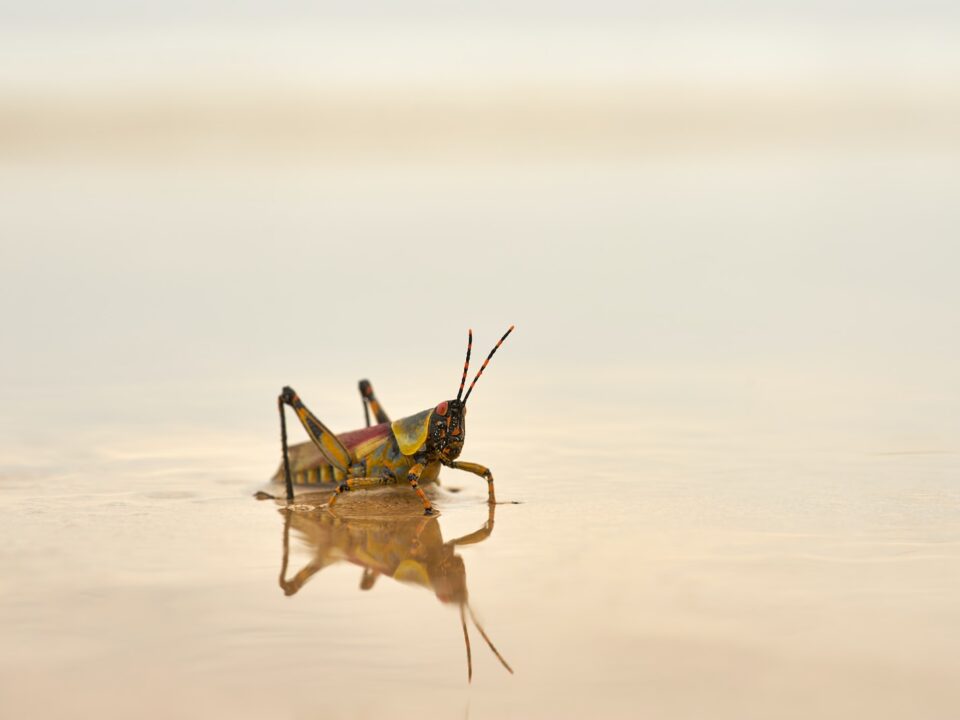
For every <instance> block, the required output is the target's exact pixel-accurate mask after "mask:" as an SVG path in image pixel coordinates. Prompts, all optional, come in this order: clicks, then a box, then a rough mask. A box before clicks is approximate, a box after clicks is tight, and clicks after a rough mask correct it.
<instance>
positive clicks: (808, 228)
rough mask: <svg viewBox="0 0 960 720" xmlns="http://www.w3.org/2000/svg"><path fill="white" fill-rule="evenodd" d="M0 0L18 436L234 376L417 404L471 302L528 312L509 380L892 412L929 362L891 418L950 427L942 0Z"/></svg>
mask: <svg viewBox="0 0 960 720" xmlns="http://www.w3.org/2000/svg"><path fill="white" fill-rule="evenodd" d="M2 18H3V20H2V23H0V26H2V27H0V33H2V40H0V47H2V55H3V62H2V63H0V183H2V194H3V198H4V201H3V212H2V214H0V239H2V253H3V256H2V270H0V272H2V273H3V276H2V283H0V293H2V312H3V318H2V323H3V327H4V333H5V336H6V338H7V342H6V343H5V346H6V352H4V353H3V358H2V360H0V362H2V363H3V365H2V370H3V377H4V378H6V382H5V383H4V384H3V389H2V392H3V395H4V397H3V398H2V403H0V404H2V406H3V407H5V408H7V409H6V410H5V411H4V412H3V416H4V419H5V434H7V435H8V437H9V436H10V435H11V434H12V435H14V436H19V437H18V439H25V438H24V437H23V435H24V433H29V430H27V428H29V427H31V426H32V425H34V424H37V425H48V424H49V423H50V422H51V421H54V420H53V419H52V418H50V416H49V412H48V409H47V408H48V407H49V404H50V403H55V404H56V405H57V407H58V410H57V417H59V418H65V417H66V415H64V413H66V414H68V415H69V416H70V418H71V421H79V422H81V423H84V422H86V421H89V420H90V419H94V418H95V419H103V418H104V417H105V416H107V417H110V418H118V417H123V418H124V419H125V420H128V421H136V422H139V421H140V420H141V419H142V418H143V417H144V415H145V413H144V410H145V409H146V408H144V407H143V406H142V405H140V404H139V403H140V402H149V403H151V404H152V406H151V407H150V408H149V410H150V413H149V414H150V415H154V416H160V415H168V416H170V417H174V418H175V419H177V420H178V421H181V420H182V418H183V413H184V410H185V409H186V407H187V406H190V407H192V408H196V407H197V406H198V405H203V406H204V407H203V408H202V410H203V411H204V412H206V411H211V412H216V411H217V410H218V409H220V411H221V415H223V414H225V413H224V412H223V410H225V409H226V408H227V407H229V408H230V409H231V410H237V409H238V406H237V405H230V403H246V402H249V401H250V399H251V397H252V394H247V390H251V391H252V387H250V386H243V383H250V384H252V385H254V386H256V392H257V393H258V394H260V395H263V396H264V402H267V403H269V402H270V398H271V396H272V394H273V393H274V392H275V387H278V386H279V385H281V384H283V383H285V382H290V383H292V384H296V383H297V382H299V383H300V384H301V385H303V384H304V383H305V382H308V381H309V382H318V383H320V382H322V383H327V382H330V383H331V384H332V386H333V387H338V388H339V387H343V388H344V392H345V393H346V394H347V395H349V394H350V392H351V390H352V383H353V381H354V380H355V378H354V376H355V375H357V372H358V371H360V373H361V374H371V375H373V376H374V377H373V378H372V379H374V380H375V381H378V380H379V381H380V382H381V383H383V382H385V381H389V383H390V386H391V387H393V388H395V392H404V390H405V388H407V387H410V388H411V390H413V388H415V389H416V394H417V396H416V397H414V396H413V393H411V396H410V397H409V401H410V402H413V403H418V404H422V402H423V401H422V400H421V399H420V394H421V393H426V394H428V395H429V396H430V397H431V398H432V397H434V396H437V395H438V393H439V395H440V396H445V395H447V394H449V393H450V390H451V389H452V387H453V385H454V384H455V383H456V381H457V378H456V375H457V366H458V365H459V356H460V353H461V346H462V344H463V336H464V334H465V331H466V328H467V327H468V326H472V327H474V329H475V330H476V331H477V342H478V345H482V344H485V343H486V342H488V341H489V342H492V340H493V339H494V338H495V336H497V335H498V334H499V333H500V332H502V330H503V328H505V327H506V326H507V325H508V324H510V323H511V322H515V323H517V325H518V327H519V332H518V335H517V336H516V337H515V338H514V344H515V345H516V347H513V348H511V353H512V355H513V357H512V358H511V362H512V363H513V364H514V366H515V367H514V372H513V373H509V374H508V373H506V372H503V373H499V372H498V375H499V377H497V380H496V382H491V383H490V387H489V388H484V392H485V393H495V392H497V389H498V388H497V386H499V388H500V389H504V388H510V392H511V393H513V394H515V392H516V387H510V385H509V383H510V382H511V379H510V377H509V375H513V377H514V378H517V377H522V380H521V381H520V383H519V384H522V385H527V384H528V383H531V382H534V383H535V382H538V381H539V380H538V379H539V378H548V379H545V380H544V382H545V383H547V384H549V386H550V387H551V388H555V387H556V383H558V382H560V381H561V380H562V382H563V383H564V392H565V393H577V392H578V388H586V387H588V386H589V387H590V389H589V390H588V391H584V394H585V395H586V396H588V397H590V398H593V397H597V394H598V393H599V394H601V395H604V396H605V397H604V401H605V402H606V401H607V400H611V399H614V396H615V395H616V394H619V393H631V392H636V391H637V390H636V389H637V388H638V387H639V386H640V385H642V384H644V383H641V382H640V379H641V378H642V377H643V376H644V374H647V376H650V375H651V374H652V375H654V376H673V375H677V374H679V375H680V376H681V377H682V381H681V383H680V385H682V387H689V385H690V383H697V382H699V381H700V380H701V379H702V381H703V382H704V384H705V385H706V387H698V388H697V389H696V390H695V391H694V392H695V393H696V394H699V393H702V392H707V393H719V392H727V391H729V390H730V389H731V388H732V387H734V386H736V390H735V394H736V396H737V399H738V402H739V403H742V402H748V403H749V402H758V403H762V402H764V401H765V398H767V397H768V396H769V394H770V393H771V392H773V393H774V394H777V393H779V392H780V391H781V390H782V391H784V392H785V393H786V394H789V395H790V396H791V398H792V400H791V401H795V402H797V403H807V402H809V401H811V400H813V401H814V404H819V403H820V402H821V401H822V400H824V401H825V400H828V399H829V400H830V401H832V402H835V401H836V400H837V399H838V396H837V394H836V393H838V392H839V393H842V394H844V395H843V397H844V399H847V400H850V401H851V403H850V404H853V405H856V406H857V407H859V408H861V409H863V410H865V411H866V415H868V416H870V417H871V418H874V419H876V415H877V414H886V415H892V414H893V413H892V408H890V407H888V406H885V405H884V404H883V403H884V402H885V398H887V397H888V396H894V397H895V398H896V399H898V400H899V399H902V397H903V396H904V394H905V393H912V394H914V396H915V399H916V400H917V401H918V402H922V403H924V406H923V407H924V412H918V413H913V414H912V415H913V416H912V417H910V418H900V419H895V418H892V417H889V418H888V419H887V420H885V421H884V423H886V424H885V426H884V428H883V430H885V431H888V432H889V433H892V434H893V435H896V437H897V438H898V439H903V440H909V441H911V442H913V441H915V442H918V443H921V444H923V443H926V442H928V441H929V442H932V443H937V442H941V441H946V440H948V439H949V440H952V439H954V438H953V437H950V438H946V437H944V436H943V434H942V432H941V430H942V428H944V427H948V426H949V425H947V424H944V423H941V422H940V421H941V420H942V419H943V418H942V417H938V418H937V420H936V421H935V422H928V421H927V420H925V419H924V416H925V415H927V414H928V413H929V412H939V411H943V410H949V411H950V412H955V411H956V410H957V406H956V398H957V395H958V393H957V390H958V386H957V383H958V380H957V374H956V373H955V371H954V370H955V367H956V364H957V360H958V359H960V339H958V333H957V325H956V321H955V310H956V307H957V300H958V290H957V283H956V282H955V268H956V267H957V260H958V257H957V256H958V252H960V250H958V245H957V243H956V242H955V238H956V237H957V230H958V224H960V221H958V211H957V207H958V203H957V199H958V198H957V192H958V182H957V173H956V161H957V151H958V134H960V124H958V119H960V84H958V83H957V77H958V71H960V49H958V48H960V43H958V42H957V40H958V37H960V32H958V29H960V18H958V17H957V13H955V12H954V10H953V8H952V6H951V5H950V4H948V3H936V2H929V3H919V4H918V3H897V2H884V3H870V4H864V3H856V2H848V3H809V2H805V3H776V4H771V3H760V2H742V3H735V4H725V5H723V6H717V5H716V4H713V3H705V2H683V3H671V4H670V6H669V7H667V6H665V5H663V4H660V3H635V2H632V3H620V2H600V3H590V4H589V6H585V5H582V4H579V3H539V2H520V3H506V4H497V3H494V4H490V3H485V4H483V5H482V6H470V5H461V6H458V7H450V6H447V5H445V4H438V3H429V2H423V3H413V4H405V5H404V7H403V9H402V10H401V9H400V8H398V7H395V6H394V5H393V4H391V3H374V4H371V5H367V6H365V7H364V8H363V9H362V10H361V9H358V8H356V7H355V6H354V4H352V3H298V2H283V3H257V2H250V3H242V4H236V3H204V4H200V5H197V4H196V3H176V2H174V3H146V2H144V3H133V4H131V3H120V2H103V3H96V4H93V5H89V4H85V5H84V6H82V7H81V6H77V5H75V4H70V3H61V2H39V3H29V4H21V3H4V4H3V6H2ZM377 351H379V352H380V353H383V354H384V356H385V357H384V360H385V361H377V362H373V358H374V357H375V356H376V352H377ZM392 351H394V352H392ZM359 359H362V362H360V366H361V367H358V360H359ZM518 364H522V366H523V367H524V373H523V374H522V375H520V374H518V373H517V372H516V366H517V365H518ZM585 364H586V366H585ZM585 367H587V368H589V369H588V370H585ZM498 370H499V368H498ZM601 374H603V375H604V377H601ZM548 376H549V377H548ZM435 377H436V379H437V384H436V386H434V385H430V386H429V387H427V388H424V387H423V386H422V383H423V382H424V381H425V380H427V379H430V380H432V379H433V378H435ZM611 377H616V378H617V380H618V382H617V383H616V387H615V390H614V384H612V383H609V380H610V378H611ZM659 379H660V380H662V381H664V382H667V381H668V380H669V378H667V377H660V378H659ZM197 383H202V387H203V392H202V393H198V392H197V389H196V388H197V385H196V384H197ZM261 383H264V384H263V385H261ZM594 384H596V385H599V387H597V388H594V387H593V385H594ZM771 384H772V387H771ZM241 386H243V387H244V391H243V392H240V391H239V390H238V389H239V388H240V387H241ZM160 387H163V390H162V392H159V393H158V392H157V388H160ZM605 388H606V389H605ZM303 390H304V391H306V390H307V387H304V388H303ZM677 390H678V391H681V390H682V388H680V387H678V388H677ZM108 391H110V392H108ZM797 391H799V392H797ZM111 392H113V395H114V397H115V398H119V399H118V400H117V402H108V395H109V394H110V393H111ZM550 395H551V396H552V397H556V396H558V393H556V392H551V393H550ZM724 397H726V396H724ZM637 399H638V398H637V397H635V396H631V397H626V398H624V400H623V402H622V406H623V407H632V406H633V403H634V402H635V401H636V400H637ZM717 399H718V400H720V399H721V398H720V397H718V398H717ZM134 400H137V406H136V407H135V408H134V409H132V410H130V409H129V407H127V406H129V404H130V403H131V402H132V401H134ZM353 400H354V398H353V397H350V398H349V401H348V402H350V403H351V405H350V407H351V408H352V403H353ZM785 400H786V399H785V398H782V399H781V400H780V402H782V401H785ZM406 401H407V397H406V396H404V399H403V402H406ZM324 402H338V400H337V398H334V397H331V398H326V397H325V398H324ZM431 402H432V401H431ZM557 402H558V405H559V406H561V407H559V408H557V409H558V410H560V411H561V412H562V407H563V406H568V405H569V404H570V403H571V399H570V398H569V397H564V398H562V399H559V398H558V400H557ZM945 403H946V404H949V408H947V407H946V405H945ZM618 404H620V403H618ZM865 404H866V406H865ZM931 405H934V406H936V407H931ZM417 406H418V405H414V407H417ZM13 408H16V410H15V411H14V410H13ZM795 409H796V410H797V411H798V412H799V411H800V410H801V408H799V407H797V408H795ZM815 412H819V411H815ZM851 412H852V409H851ZM575 414H579V410H578V411H576V413H575ZM27 419H30V420H31V422H29V423H27V422H24V421H25V420H27ZM845 419H846V420H848V421H855V420H856V419H857V418H853V417H849V418H845ZM952 419H960V418H957V417H956V415H954V416H953V418H952ZM54 422H55V421H54ZM953 426H954V427H955V426H956V424H955V423H953ZM74 427H76V425H74ZM893 435H888V436H885V437H886V438H887V439H890V438H891V437H892V436H893Z"/></svg>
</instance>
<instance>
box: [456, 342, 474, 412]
mask: <svg viewBox="0 0 960 720" xmlns="http://www.w3.org/2000/svg"><path fill="white" fill-rule="evenodd" d="M472 349H473V329H470V330H468V331H467V359H466V360H464V361H463V377H462V378H460V389H459V390H457V400H459V399H460V395H461V394H462V393H463V385H464V383H465V382H467V370H468V369H469V368H470V351H471V350H472Z"/></svg>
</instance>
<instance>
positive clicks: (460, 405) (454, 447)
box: [427, 325, 514, 462]
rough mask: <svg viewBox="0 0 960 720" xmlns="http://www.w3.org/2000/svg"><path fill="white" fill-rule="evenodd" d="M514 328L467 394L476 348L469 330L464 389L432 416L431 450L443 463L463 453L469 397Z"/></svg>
mask: <svg viewBox="0 0 960 720" xmlns="http://www.w3.org/2000/svg"><path fill="white" fill-rule="evenodd" d="M513 327H514V326H513V325H511V326H510V329H509V330H507V331H506V332H505V333H504V334H503V337H501V338H500V340H499V341H498V342H497V344H496V345H494V346H493V350H491V351H490V354H489V355H487V359H486V360H484V361H483V365H481V366H480V369H479V370H478V371H477V374H476V376H475V377H474V378H473V382H471V383H470V387H469V388H467V394H466V395H464V394H463V386H464V385H465V384H466V381H467V370H469V369H470V351H471V350H472V349H473V330H470V331H469V332H468V335H467V359H466V360H465V361H464V363H463V376H462V377H461V378H460V389H459V390H458V391H457V397H456V398H454V399H453V400H444V401H443V402H442V403H440V404H439V405H437V406H436V407H435V408H434V409H433V415H432V417H431V419H430V429H429V433H428V435H427V450H428V452H430V453H431V454H436V455H437V456H439V458H440V460H441V461H442V462H451V461H453V460H456V459H457V457H459V455H460V451H461V450H463V441H464V439H465V438H466V434H467V427H466V418H467V400H468V399H469V397H470V393H472V392H473V386H474V385H476V384H477V380H479V379H480V376H481V375H482V374H483V371H484V370H486V369H487V363H489V362H490V358H492V357H493V354H494V353H495V352H496V351H497V350H498V349H499V347H500V345H502V344H503V341H504V340H506V339H507V335H509V334H510V333H512V332H513ZM461 396H463V400H461V399H460V397H461Z"/></svg>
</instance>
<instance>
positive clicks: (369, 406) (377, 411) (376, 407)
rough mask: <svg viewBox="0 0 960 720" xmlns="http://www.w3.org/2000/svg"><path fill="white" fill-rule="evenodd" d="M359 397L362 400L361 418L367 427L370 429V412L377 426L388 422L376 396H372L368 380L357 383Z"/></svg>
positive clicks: (371, 388)
mask: <svg viewBox="0 0 960 720" xmlns="http://www.w3.org/2000/svg"><path fill="white" fill-rule="evenodd" d="M359 388H360V397H361V398H362V399H363V418H364V420H366V421H367V427H370V411H371V410H372V411H373V417H374V418H376V420H377V424H379V423H387V422H390V418H389V417H387V413H386V412H385V411H384V409H383V406H382V405H380V401H379V400H377V396H376V395H374V394H373V385H371V384H370V381H369V380H361V381H360V383H359Z"/></svg>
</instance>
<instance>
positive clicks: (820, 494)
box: [0, 358, 960, 718]
mask: <svg viewBox="0 0 960 720" xmlns="http://www.w3.org/2000/svg"><path fill="white" fill-rule="evenodd" d="M501 359H502V358H501ZM491 417H493V418H500V419H501V423H500V424H499V425H494V423H493V422H492V420H491ZM658 425H660V427H659V428H658ZM718 429H719V428H710V427H709V426H708V425H706V424H700V425H697V426H692V425H688V426H683V425H681V424H678V423H676V422H670V421H667V422H666V423H657V422H655V421H654V420H653V419H650V418H648V419H645V420H642V421H641V420H634V421H632V422H631V421H629V420H623V421H622V422H617V423H612V424H610V425H609V426H603V425H602V424H601V425H599V426H598V425H597V424H594V425H592V426H590V425H587V426H585V427H584V428H582V429H581V432H578V433H576V434H571V433H569V432H567V431H565V430H564V427H563V426H562V425H561V426H559V427H554V428H552V429H551V428H550V426H549V425H543V426H540V427H536V428H533V427H530V426H525V425H523V424H517V425H515V426H511V425H510V423H509V420H507V421H505V423H504V421H503V420H502V416H500V415H499V413H498V412H497V411H496V409H492V408H489V407H487V408H486V410H485V414H484V416H483V418H482V420H478V421H477V422H475V423H474V426H473V427H472V428H471V432H472V437H471V438H469V439H468V443H467V451H465V453H464V457H467V456H469V457H470V458H473V459H477V460H482V461H483V462H484V463H487V464H489V465H490V466H491V467H492V468H494V470H495V473H496V478H497V485H498V487H497V490H498V498H499V499H500V500H502V501H504V503H505V504H502V505H498V506H496V507H495V508H494V509H493V510H490V509H489V508H488V506H487V504H486V502H485V488H484V487H482V485H483V483H482V481H479V480H478V479H477V478H474V477H473V476H471V475H468V474H463V473H456V472H451V471H449V470H447V471H445V472H444V473H443V474H442V475H441V480H442V481H443V483H444V485H443V487H442V488H439V489H437V488H435V489H434V490H433V491H432V496H433V498H434V500H435V502H436V504H437V505H438V507H439V508H440V510H441V514H440V516H439V517H438V518H435V519H431V518H423V517H422V515H421V512H420V506H419V503H418V501H417V500H416V498H414V497H413V496H412V493H409V492H403V491H400V490H397V491H392V490H386V491H375V492H371V493H353V494H350V495H347V496H344V498H343V500H342V502H341V503H340V504H338V507H337V509H336V512H335V514H330V513H328V512H327V511H326V510H325V509H323V507H322V503H323V500H324V497H323V495H322V494H321V495H317V494H314V495H301V496H298V498H297V502H296V503H295V504H294V505H293V506H292V507H291V508H290V509H285V508H284V503H280V502H275V501H271V500H266V501H257V500H255V499H254V498H253V497H252V492H253V491H255V490H257V489H260V488H262V487H264V485H263V484H262V483H259V484H258V483H257V482H256V480H257V479H258V477H260V478H265V477H269V474H270V473H271V472H272V470H273V467H274V466H273V462H274V460H275V458H276V453H277V448H276V441H275V438H272V437H255V436H252V435H251V436H243V435H242V434H241V433H238V434H237V436H234V437H231V436H223V435H218V436H208V437H203V436H198V435H197V434H193V435H191V436H190V437H185V436H180V437H177V436H176V435H170V436H168V437H166V438H159V439H158V438H156V437H155V438H152V439H151V440H150V441H149V442H148V441H146V440H145V439H144V438H138V437H137V436H136V435H135V434H130V433H129V432H128V433H126V434H124V433H122V432H121V433H117V434H116V435H115V436H114V440H113V446H110V445H100V446H97V445H95V444H94V445H89V446H88V447H87V451H86V452H85V453H79V454H78V458H79V459H76V460H75V461H74V462H73V463H70V462H68V461H67V459H66V458H65V457H58V454H57V452H48V453H47V454H46V456H45V457H44V461H43V462H40V463H38V462H34V463H33V466H34V467H33V469H31V466H30V464H26V465H23V466H20V467H17V466H14V465H12V464H8V465H7V466H6V467H5V468H4V472H3V478H2V480H3V481H2V484H0V503H2V509H3V517H4V521H3V530H2V534H3V546H4V548H5V550H4V552H3V553H2V555H0V572H2V576H3V578H4V583H3V585H2V589H0V618H2V620H0V634H2V637H3V642H2V645H0V690H2V692H0V708H2V711H3V715H4V716H5V717H28V716H29V717H96V716H109V717H121V716H127V715H136V716H141V717H168V716H170V715H175V716H178V717H196V718H203V717H233V718H247V717H249V718H254V717H264V716H267V715H271V716H274V717H295V718H301V717H304V718H305V717H317V716H324V717H371V718H373V717H385V716H391V717H415V716H423V715H427V716H431V717H473V718H481V717H518V718H519V717H544V718H546V717H571V718H572V717H583V716H585V715H593V716H602V717H614V718H616V717H623V718H627V717H631V718H632V717H644V716H653V717H676V718H698V717H706V716H710V717H723V718H745V717H756V718H761V717H782V718H807V717H811V716H816V717H831V718H833V717H836V718H842V717H873V718H894V717H924V718H949V717H953V716H955V712H956V709H957V708H958V707H960V690H958V687H960V684H958V680H960V675H958V673H960V655H958V650H957V648H958V647H960V643H958V640H960V636H958V633H960V602H958V601H960V529H958V528H960V489H958V485H957V466H958V458H957V455H956V454H955V453H953V452H949V451H941V452H933V451H930V450H929V449H928V450H927V451H924V450H922V449H916V448H914V449H912V450H909V451H904V452H889V451H882V452H878V451H876V449H872V448H870V447H869V446H864V445H859V446H858V443H856V442H851V443H850V444H849V446H848V447H847V448H843V447H838V446H837V445H836V443H835V444H834V445H833V447H829V446H827V445H821V446H820V448H819V449H817V448H816V447H815V446H816V443H814V444H813V445H809V444H808V445H807V446H806V447H803V448H800V447H797V446H796V443H795V441H793V440H789V439H788V441H783V440H784V438H780V440H781V442H777V439H776V437H775V436H774V435H771V434H770V433H764V434H762V436H763V441H762V443H758V442H754V441H753V438H752V437H751V436H748V435H743V434H737V433H736V432H731V431H730V428H729V426H727V432H726V433H725V434H718V433H716V432H713V431H714V430H718ZM628 438H629V440H627V439H628ZM833 440H834V441H835V440H836V437H835V436H834V437H833ZM40 455H42V453H41V454H40ZM251 468H252V469H251ZM514 501H515V502H516V503H518V504H512V503H513V502H514ZM507 503H510V504H507ZM458 538H460V539H465V542H464V543H463V544H455V543H451V542H450V541H453V540H455V539H458ZM285 544H288V551H289V552H288V557H286V558H285V556H284V546H285ZM285 561H286V568H285V572H284V573H283V575H281V567H282V565H283V563H284V562H285ZM363 586H367V587H366V589H364V587H363ZM467 600H468V601H469V607H470V608H472V610H473V611H474V612H475V614H476V619H477V620H478V621H479V622H480V623H481V624H482V626H483V628H484V630H485V631H486V632H487V635H488V636H489V638H490V640H491V641H492V642H493V643H494V644H495V645H496V647H497V649H498V650H499V651H500V652H501V653H502V655H503V657H504V660H505V661H506V662H507V663H509V664H510V666H511V667H512V668H513V669H514V671H515V674H513V675H511V674H510V673H509V672H507V670H506V669H505V668H504V667H502V666H501V664H500V663H499V662H498V660H497V659H496V657H495V656H494V655H493V653H492V652H490V651H489V650H488V648H487V647H486V645H485V643H484V641H483V639H482V638H481V637H480V635H479V634H478V632H477V631H476V630H475V629H474V628H473V624H472V623H470V632H471V639H472V645H471V649H472V658H473V680H472V683H468V680H467V659H466V652H465V647H464V639H463V635H462V631H461V627H460V616H459V611H458V610H459V607H460V603H461V602H465V601H467ZM467 618H468V622H469V615H468V616H467Z"/></svg>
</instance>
